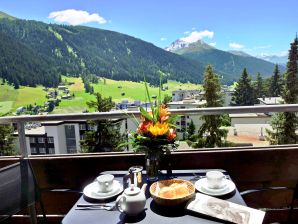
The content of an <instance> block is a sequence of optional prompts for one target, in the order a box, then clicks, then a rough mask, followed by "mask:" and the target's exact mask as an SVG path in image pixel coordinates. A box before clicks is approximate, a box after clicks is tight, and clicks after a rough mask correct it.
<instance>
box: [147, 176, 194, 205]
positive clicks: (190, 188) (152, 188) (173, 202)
mask: <svg viewBox="0 0 298 224" xmlns="http://www.w3.org/2000/svg"><path fill="white" fill-rule="evenodd" d="M173 183H179V184H182V183H186V185H187V188H188V191H189V194H188V195H186V196H184V197H180V198H163V197H160V196H158V195H157V194H156V187H157V184H160V185H161V186H170V185H171V184H173ZM149 190H150V194H151V196H152V198H153V200H154V201H155V202H156V203H157V204H159V205H165V206H176V205H180V204H183V203H185V202H187V201H188V200H190V199H191V198H192V197H193V196H194V195H195V186H194V185H193V184H192V183H191V182H189V181H187V180H182V179H171V180H161V181H158V182H154V183H153V184H152V185H151V186H150V189H149Z"/></svg>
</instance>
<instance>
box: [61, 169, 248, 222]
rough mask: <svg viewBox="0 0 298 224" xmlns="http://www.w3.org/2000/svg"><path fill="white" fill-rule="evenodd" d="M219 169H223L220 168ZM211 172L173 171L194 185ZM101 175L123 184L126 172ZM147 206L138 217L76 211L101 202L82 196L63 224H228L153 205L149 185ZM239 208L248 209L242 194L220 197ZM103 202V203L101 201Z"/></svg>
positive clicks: (164, 174)
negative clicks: (237, 205)
mask: <svg viewBox="0 0 298 224" xmlns="http://www.w3.org/2000/svg"><path fill="white" fill-rule="evenodd" d="M217 170H220V169H217ZM207 171H208V170H173V171H172V177H174V178H181V179H185V180H189V181H191V182H192V183H195V181H197V180H198V177H196V176H195V174H196V175H199V176H205V173H206V172H207ZM220 171H222V172H223V173H224V174H225V175H228V173H227V172H226V171H224V170H220ZM101 174H113V175H114V176H115V180H119V181H120V182H121V183H122V178H123V176H124V175H125V174H127V171H106V172H103V173H101ZM167 178H168V175H166V172H165V171H162V172H161V176H160V179H167ZM143 181H146V177H145V175H143ZM146 197H147V201H146V207H145V211H144V212H143V213H141V214H140V215H138V216H137V217H128V216H126V215H125V214H122V213H120V212H119V211H118V210H116V209H115V210H113V211H106V210H75V208H76V207H77V204H86V203H87V204H88V203H90V202H91V203H92V202H94V203H96V202H97V203H98V202H99V201H92V200H90V199H87V198H85V197H84V196H82V197H81V198H80V199H79V200H78V201H77V202H76V204H75V205H74V206H73V207H72V208H71V210H70V211H69V212H68V213H67V215H66V216H65V217H64V219H63V220H62V223H63V224H93V223H94V224H99V223H103V224H113V223H117V224H120V223H152V224H153V223H159V224H166V223H170V224H173V223H175V224H179V223H183V224H191V223H226V222H224V221H221V220H218V219H214V218H211V217H208V216H205V215H200V214H198V213H192V212H190V211H187V210H185V209H184V206H183V207H178V208H177V207H175V208H169V207H162V206H159V205H157V204H155V203H154V201H153V200H152V198H151V197H150V193H149V186H147V191H146ZM116 198H117V196H116V197H114V198H112V199H110V200H106V201H105V202H109V203H110V202H115V200H116ZM219 198H222V199H225V200H228V201H231V202H234V203H237V204H240V205H244V206H246V204H245V202H244V200H243V198H242V197H241V195H240V194H239V191H238V190H237V189H235V191H234V192H232V193H230V194H228V195H225V196H224V197H219ZM100 202H102V201H100Z"/></svg>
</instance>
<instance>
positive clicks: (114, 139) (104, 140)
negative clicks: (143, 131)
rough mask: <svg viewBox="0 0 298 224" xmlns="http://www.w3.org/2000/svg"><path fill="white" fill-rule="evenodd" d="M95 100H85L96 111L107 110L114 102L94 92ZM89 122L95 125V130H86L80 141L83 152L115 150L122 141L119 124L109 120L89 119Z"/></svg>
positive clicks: (122, 136)
mask: <svg viewBox="0 0 298 224" xmlns="http://www.w3.org/2000/svg"><path fill="white" fill-rule="evenodd" d="M94 95H95V98H96V99H95V101H93V100H92V101H89V102H87V106H88V107H89V108H90V109H93V110H95V111H97V112H108V111H110V110H111V109H112V108H113V107H114V106H115V103H114V102H113V101H112V98H111V97H109V98H105V97H102V96H101V94H100V93H95V94H94ZM88 123H89V124H91V125H93V126H94V127H96V130H95V131H87V132H86V133H85V139H84V140H82V141H81V148H82V151H83V152H100V151H112V150H116V148H117V146H118V145H119V144H120V143H122V142H123V141H124V137H125V136H124V135H122V134H121V133H120V131H119V130H120V125H119V124H115V123H114V122H113V121H111V120H106V119H103V120H96V121H89V122H88Z"/></svg>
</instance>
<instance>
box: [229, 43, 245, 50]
mask: <svg viewBox="0 0 298 224" xmlns="http://www.w3.org/2000/svg"><path fill="white" fill-rule="evenodd" d="M229 47H230V48H232V49H235V50H239V49H242V48H244V46H243V45H241V44H238V43H235V42H233V43H229Z"/></svg>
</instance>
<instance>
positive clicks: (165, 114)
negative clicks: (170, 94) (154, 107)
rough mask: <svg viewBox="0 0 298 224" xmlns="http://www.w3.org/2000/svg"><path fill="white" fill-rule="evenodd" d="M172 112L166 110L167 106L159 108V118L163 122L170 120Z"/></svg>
mask: <svg viewBox="0 0 298 224" xmlns="http://www.w3.org/2000/svg"><path fill="white" fill-rule="evenodd" d="M170 114H171V113H170V112H169V111H168V108H166V106H165V105H161V106H160V108H159V118H160V121H161V122H164V121H166V120H168V119H169V116H170Z"/></svg>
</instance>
